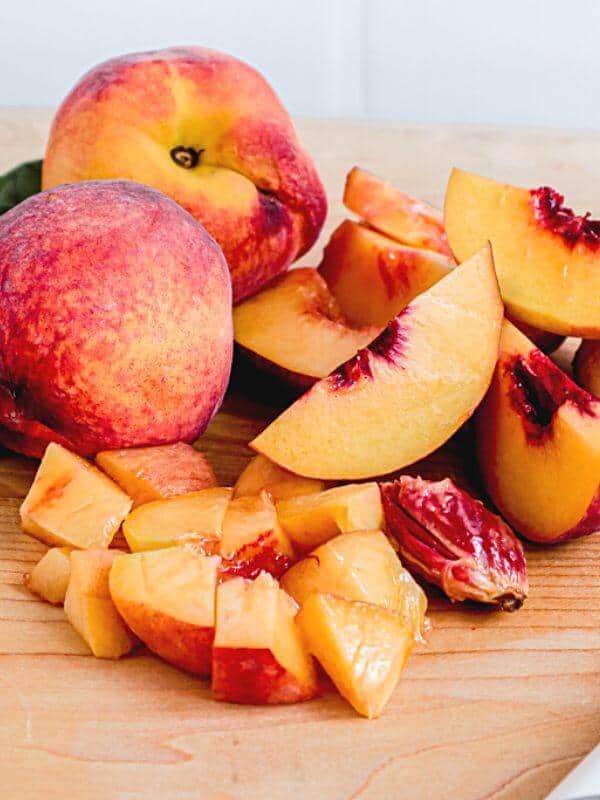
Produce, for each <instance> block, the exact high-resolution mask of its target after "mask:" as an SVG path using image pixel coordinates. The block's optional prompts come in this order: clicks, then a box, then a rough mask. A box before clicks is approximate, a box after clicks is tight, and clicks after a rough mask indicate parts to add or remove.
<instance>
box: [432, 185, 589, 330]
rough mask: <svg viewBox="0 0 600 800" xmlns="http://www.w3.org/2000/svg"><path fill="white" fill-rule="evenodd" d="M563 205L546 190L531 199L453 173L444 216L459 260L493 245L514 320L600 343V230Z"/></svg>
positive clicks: (536, 191)
mask: <svg viewBox="0 0 600 800" xmlns="http://www.w3.org/2000/svg"><path fill="white" fill-rule="evenodd" d="M562 202H563V198H562V196H561V195H559V194H558V193H557V192H555V191H554V190H552V189H549V188H548V187H542V188H540V189H534V190H531V191H530V190H528V189H520V188H517V187H516V186H509V185H508V184H504V183H499V182H498V181H494V180H490V179H489V178H482V177H481V176H479V175H473V174H471V173H469V172H463V171H462V170H458V169H455V170H453V171H452V174H451V176H450V180H449V182H448V189H447V191H446V204H445V211H444V217H445V223H446V232H447V234H448V241H449V242H450V246H451V247H452V252H453V253H454V255H455V257H456V258H457V259H459V260H462V259H464V258H467V257H468V256H470V255H471V253H474V252H475V251H476V250H477V249H479V248H480V247H482V246H483V245H484V244H485V242H486V241H488V240H489V241H490V242H491V243H492V247H493V249H494V260H495V263H496V270H497V272H498V280H499V281H500V288H501V290H502V296H503V298H504V301H505V303H506V305H507V308H508V311H509V313H510V315H511V316H512V317H514V319H516V320H519V321H522V322H527V323H528V324H530V325H534V326H535V327H537V328H541V329H542V330H546V331H551V332H553V333H557V334H561V335H565V336H589V337H590V338H594V337H596V336H598V337H600V305H599V304H598V296H600V222H598V221H595V220H591V219H588V215H585V216H582V217H577V216H575V215H574V214H573V212H572V211H571V210H570V209H568V208H566V207H565V206H563V205H562Z"/></svg>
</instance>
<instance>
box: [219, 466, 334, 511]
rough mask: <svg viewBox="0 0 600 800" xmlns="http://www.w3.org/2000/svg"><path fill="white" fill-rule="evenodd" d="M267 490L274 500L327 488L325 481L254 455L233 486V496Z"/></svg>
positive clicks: (244, 495) (242, 495) (256, 493)
mask: <svg viewBox="0 0 600 800" xmlns="http://www.w3.org/2000/svg"><path fill="white" fill-rule="evenodd" d="M263 489H264V490H265V491H267V492H268V493H269V494H270V495H271V497H272V498H273V500H276V501H277V500H287V499H288V498H290V497H297V496H298V495H302V494H314V493H315V492H321V491H323V490H324V489H325V481H319V480H316V479H314V478H303V477H302V476H301V475H294V473H293V472H288V471H287V469H282V468H281V467H278V466H277V464H274V463H273V462H272V461H269V459H268V458H265V456H261V455H258V456H254V458H253V459H252V460H251V461H250V462H249V463H248V465H247V467H246V468H245V470H244V471H243V472H242V474H241V475H240V477H239V478H238V479H237V483H236V484H235V486H234V487H233V496H234V498H236V497H248V496H250V495H258V494H260V493H261V491H262V490H263Z"/></svg>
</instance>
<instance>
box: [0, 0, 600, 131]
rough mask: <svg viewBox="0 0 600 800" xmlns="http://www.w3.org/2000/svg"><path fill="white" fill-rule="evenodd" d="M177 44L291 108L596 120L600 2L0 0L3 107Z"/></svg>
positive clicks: (49, 95) (41, 99)
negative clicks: (243, 67)
mask: <svg viewBox="0 0 600 800" xmlns="http://www.w3.org/2000/svg"><path fill="white" fill-rule="evenodd" d="M173 44H202V45H206V46H210V47H215V48H218V49H221V50H225V51H228V52H231V53H232V54H235V55H237V56H239V57H241V58H243V59H245V60H247V61H249V62H251V63H252V64H253V65H254V66H256V67H258V68H259V69H260V70H261V71H262V72H263V73H264V74H265V75H266V76H267V77H268V79H269V80H270V81H271V82H272V83H273V84H274V86H275V88H276V89H277V90H278V92H279V94H280V96H281V97H282V99H283V101H284V102H285V103H286V105H287V106H288V108H289V109H290V111H291V112H292V113H294V114H300V115H309V116H329V117H371V118H382V119H397V120H404V121H443V122H467V123H470V122H478V123H496V124H516V125H550V126H555V127H582V128H600V0H544V2H539V1H538V0H495V1H493V2H492V1H489V0H479V1H478V0H410V2H409V0H396V1H395V0H387V1H386V0H297V2H294V1H293V0H279V1H278V0H208V2H206V1H204V0H184V1H182V0H93V2H86V0H78V1H77V2H75V1H74V0H33V1H28V0H25V1H24V2H19V1H18V0H0V104H13V105H54V104H57V103H58V102H60V100H61V99H62V97H63V96H64V95H65V94H66V92H67V91H68V90H69V88H70V87H71V86H72V85H73V83H74V82H75V80H76V79H77V78H78V77H79V76H80V75H81V74H82V73H83V72H85V71H86V70H87V69H88V68H90V67H91V66H93V65H94V64H96V63H98V62H100V61H102V60H104V59H106V58H108V57H111V56H114V55H118V54H121V53H125V52H131V51H135V50H144V49H152V48H157V47H165V46H168V45H173Z"/></svg>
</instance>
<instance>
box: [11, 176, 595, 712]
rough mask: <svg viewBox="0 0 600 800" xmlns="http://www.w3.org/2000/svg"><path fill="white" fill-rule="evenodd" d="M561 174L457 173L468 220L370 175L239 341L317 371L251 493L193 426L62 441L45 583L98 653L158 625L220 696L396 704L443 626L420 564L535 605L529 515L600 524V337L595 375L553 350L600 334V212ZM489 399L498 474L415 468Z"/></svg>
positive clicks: (489, 440) (48, 476)
mask: <svg viewBox="0 0 600 800" xmlns="http://www.w3.org/2000/svg"><path fill="white" fill-rule="evenodd" d="M551 192H552V190H548V189H539V190H534V191H532V192H528V191H527V190H521V189H516V188H514V187H509V186H504V185H503V184H498V183H496V182H494V181H488V180H487V179H483V178H479V177H478V176H474V175H469V174H468V173H463V172H459V171H455V172H454V173H453V175H452V177H451V180H450V184H449V187H448V192H447V197H446V208H445V219H443V218H442V215H441V214H440V213H438V212H437V211H435V210H434V209H432V208H431V207H429V206H428V205H426V204H425V203H423V202H421V201H418V200H415V199H413V198H411V197H409V196H408V195H405V194H404V193H402V192H400V191H399V190H397V189H395V188H393V187H392V186H390V185H389V184H387V183H385V182H383V181H380V180H379V179H377V178H375V177H374V176H372V175H370V174H368V173H366V172H363V171H362V170H359V169H356V168H355V169H353V170H352V171H351V172H350V174H349V176H348V179H347V183H346V191H345V195H344V200H345V203H346V205H347V206H348V208H349V209H350V210H351V211H353V212H355V213H356V214H358V215H359V216H360V218H361V219H360V221H358V222H355V221H351V220H346V221H344V222H343V223H342V224H341V225H340V226H339V227H338V228H337V230H336V231H334V233H333V235H332V236H331V239H330V241H329V243H328V244H327V245H326V247H325V250H324V254H323V259H322V262H321V264H320V266H319V268H318V269H312V268H310V269H309V268H301V269H295V270H292V271H290V272H288V273H287V274H285V275H283V276H282V277H279V278H277V279H275V280H274V281H273V282H272V283H271V284H269V285H268V286H267V287H266V288H265V289H263V290H262V291H260V292H259V293H258V294H256V295H254V296H253V297H251V298H250V299H248V300H245V301H244V302H242V303H241V304H239V305H237V306H236V307H235V308H234V327H235V339H236V343H237V346H238V350H239V355H240V357H242V358H246V359H249V360H250V361H251V362H252V363H254V364H255V365H256V366H257V368H258V369H259V370H267V371H269V372H271V373H272V374H275V375H276V376H278V378H279V379H280V380H283V381H285V382H287V383H288V384H290V385H291V386H293V387H295V388H296V389H300V390H306V391H305V392H304V394H302V395H301V396H300V397H299V398H298V399H297V400H296V401H295V402H293V403H292V404H291V405H290V406H289V407H288V408H287V409H285V410H284V411H283V412H282V413H281V414H280V416H279V417H277V418H276V419H275V420H274V421H273V422H272V423H271V424H270V425H269V426H268V427H267V428H266V429H265V430H264V431H262V433H260V434H259V436H258V437H257V438H256V439H254V441H253V442H251V443H250V444H251V447H252V448H253V449H254V450H255V451H256V453H257V455H255V457H254V458H253V459H252V460H251V461H250V462H249V464H248V465H247V467H246V469H245V470H244V471H243V473H242V474H241V475H240V476H239V478H238V480H237V483H236V484H235V486H234V487H233V488H228V487H220V486H218V485H217V482H216V479H215V476H214V473H213V471H212V469H211V467H210V465H209V463H208V462H207V460H206V458H205V457H204V456H203V455H202V454H201V453H200V452H199V451H198V450H196V449H194V448H193V447H192V446H190V445H189V444H185V443H176V444H172V445H163V446H155V447H145V448H134V449H129V450H115V451H105V452H101V453H99V454H98V455H97V456H96V463H95V465H92V464H91V463H90V462H88V461H86V460H85V459H83V458H81V457H80V456H78V455H76V454H74V453H71V452H69V451H68V450H67V449H65V448H64V447H62V446H61V445H59V444H54V443H53V444H50V445H49V446H48V448H47V450H46V453H45V455H44V458H43V460H42V462H41V465H40V467H39V470H38V472H37V475H36V477H35V480H34V483H33V485H32V487H31V489H30V492H29V494H28V495H27V497H26V499H25V501H24V503H23V505H22V507H21V519H22V525H23V528H24V530H25V531H27V532H28V533H30V534H32V535H33V536H36V537H37V538H38V539H40V540H41V541H43V542H45V543H47V544H48V545H50V546H51V549H50V550H49V551H48V552H47V553H46V555H45V556H44V557H43V558H42V559H41V561H40V562H39V563H38V564H37V565H36V566H35V568H34V569H33V571H32V573H31V575H29V576H28V577H27V585H28V587H29V588H30V589H31V590H32V591H33V592H35V593H36V594H38V595H40V596H41V597H43V598H44V599H46V600H47V601H48V602H51V603H55V604H62V603H64V608H65V613H66V616H67V618H68V620H69V621H70V622H71V624H72V625H73V627H74V628H75V629H76V630H77V631H78V633H79V634H80V635H81V636H82V637H83V639H85V641H86V642H87V644H88V645H89V647H90V649H91V651H92V652H93V653H94V655H96V656H98V657H104V658H119V657H120V656H122V655H124V654H126V653H128V652H130V651H131V650H132V649H133V648H134V647H135V646H136V644H138V642H140V641H141V642H142V643H143V644H145V645H146V647H147V648H148V649H149V650H151V651H153V652H154V653H156V654H157V655H159V656H160V657H161V658H163V659H164V660H165V661H167V662H169V663H170V664H172V665H174V666H176V667H178V668H180V669H183V670H187V671H189V672H191V673H194V674H196V675H198V676H200V677H202V678H208V677H210V679H211V684H212V690H213V692H214V695H215V697H216V698H218V699H219V700H225V701H231V702H238V703H257V704H261V703H292V702H298V701H303V700H307V699H310V698H312V697H315V696H317V695H318V694H319V693H320V692H322V691H325V690H327V689H328V688H330V687H331V686H332V685H333V686H334V687H335V688H336V689H337V690H338V691H339V693H340V694H341V695H342V696H343V697H344V698H346V700H347V701H348V702H349V703H350V704H351V705H352V706H353V707H354V708H355V709H356V711H358V713H360V714H363V715H365V716H368V717H376V716H378V715H379V714H380V712H381V711H382V709H383V708H384V706H385V704H386V703H387V701H388V700H389V698H390V696H391V694H392V692H393V690H394V688H395V686H396V685H397V683H398V680H399V678H400V675H401V672H402V670H403V668H404V665H405V663H406V661H407V658H408V656H409V655H410V653H411V650H412V649H413V646H414V644H415V642H418V641H423V639H424V635H425V633H426V631H427V629H428V622H427V620H426V616H425V615H426V609H427V600H426V596H425V593H424V592H423V590H422V588H421V587H420V586H419V584H418V583H417V582H416V580H415V578H414V577H413V576H417V577H418V578H419V579H421V580H424V581H426V582H428V583H429V584H433V585H435V586H437V587H438V588H439V589H440V590H441V591H443V592H444V593H445V594H446V595H447V596H448V597H449V598H450V599H451V600H453V601H463V600H470V601H475V602H482V603H488V604H493V605H495V606H496V607H498V608H502V609H506V610H515V609H518V608H519V607H520V606H521V605H522V603H523V601H524V600H525V598H526V596H527V592H528V580H527V568H526V562H525V555H524V552H523V547H522V545H521V543H520V541H519V539H518V538H517V535H516V534H515V531H516V533H518V534H520V535H521V536H523V537H525V538H528V539H530V540H532V541H536V542H540V543H553V542H557V541H564V540H567V539H570V538H574V537H577V536H582V535H585V534H589V533H592V532H595V531H597V530H598V529H600V490H599V485H600V404H599V401H598V400H597V399H596V398H595V397H594V396H593V395H592V394H590V393H589V392H588V391H587V390H586V389H589V390H590V391H591V392H593V391H596V392H597V391H598V386H599V385H600V355H599V353H600V351H599V350H598V348H596V347H595V345H594V342H593V341H589V342H584V344H583V345H582V347H581V350H580V351H579V355H578V358H577V361H576V377H577V378H578V380H579V381H580V383H581V384H582V386H584V387H586V388H582V386H579V385H577V384H576V383H575V382H574V381H573V380H572V379H571V378H570V377H568V376H567V375H566V373H564V372H563V371H562V370H561V369H560V368H559V367H558V366H557V365H556V364H555V362H554V361H552V360H551V359H550V357H549V356H548V355H547V354H546V353H547V352H551V351H552V350H553V349H555V348H556V347H558V346H559V345H560V344H561V342H562V340H563V337H564V336H567V335H574V336H581V337H589V338H590V339H593V338H594V337H598V338H600V311H599V310H598V307H597V306H598V302H597V298H598V294H597V292H596V289H595V288H594V287H595V286H596V285H597V283H598V282H600V278H598V275H599V274H600V263H599V259H598V252H600V250H598V248H600V234H599V232H598V229H599V228H600V226H598V223H595V222H594V221H592V220H589V219H588V218H587V217H576V216H575V215H573V213H572V212H571V211H570V210H569V209H566V208H565V207H564V206H562V199H561V198H560V197H559V196H558V195H556V196H555V195H552V194H549V193H551ZM457 260H458V261H460V262H461V263H459V264H458V265H457ZM566 263H568V267H569V268H568V269H567V270H566V271H565V264H566ZM584 279H585V280H588V285H587V288H584V287H585V280H584ZM505 311H506V314H507V315H508V317H510V320H512V321H509V319H508V317H507V316H505ZM534 342H535V343H534ZM471 417H473V418H474V423H473V424H472V425H471V424H470V423H469V428H468V435H469V436H472V438H473V440H474V453H476V457H477V461H478V466H479V470H478V472H479V476H480V478H481V486H478V485H476V486H475V487H473V486H470V485H467V483H465V482H464V481H463V480H461V479H460V478H456V479H452V478H450V477H445V476H443V477H442V479H441V480H429V479H426V478H424V477H420V476H418V475H416V474H415V469H414V468H413V469H412V470H411V469H410V467H411V465H414V464H415V462H417V461H420V460H421V459H423V458H425V457H426V456H428V455H429V454H431V453H432V452H433V451H435V450H437V449H438V448H439V447H441V446H442V445H444V443H445V442H447V441H448V439H450V438H451V437H452V436H453V435H454V434H455V433H456V432H457V431H459V429H461V428H463V426H464V425H465V424H466V423H468V421H469V419H470V418H471ZM417 472H418V470H417ZM436 477H438V476H436ZM486 498H487V499H488V500H489V501H491V503H493V506H490V507H488V506H487V505H486V504H485V503H484V500H485V499H486ZM486 502H487V500H486ZM496 512H499V514H498V513H496ZM500 515H501V516H500ZM121 532H122V536H121ZM115 537H117V539H116V541H117V542H118V543H119V546H118V547H116V546H115ZM404 565H406V567H405V566H404Z"/></svg>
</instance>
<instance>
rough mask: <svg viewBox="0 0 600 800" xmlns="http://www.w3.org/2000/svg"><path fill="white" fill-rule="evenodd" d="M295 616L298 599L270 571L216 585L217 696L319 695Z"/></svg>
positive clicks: (262, 699)
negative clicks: (293, 597)
mask: <svg viewBox="0 0 600 800" xmlns="http://www.w3.org/2000/svg"><path fill="white" fill-rule="evenodd" d="M295 616H296V604H295V603H294V601H293V600H292V599H291V597H289V596H288V595H287V594H286V593H285V592H284V591H283V589H280V588H279V586H278V584H277V581H276V580H274V579H273V578H272V577H271V576H270V575H267V574H266V573H261V575H259V577H258V578H256V580H254V581H248V580H244V579H243V578H233V579H232V580H229V581H226V582H224V583H221V584H220V585H219V586H218V588H217V622H216V630H215V641H214V647H213V667H212V689H213V692H214V693H215V696H216V697H217V699H218V700H226V701H229V702H232V703H257V704H263V703H297V702H300V701H302V700H308V699H310V698H311V697H314V696H315V694H316V693H317V691H318V684H317V677H316V673H315V668H314V664H313V661H312V658H311V656H310V655H309V653H308V652H307V650H306V647H305V645H304V641H303V639H302V636H301V634H300V631H299V630H298V628H297V627H296V622H295Z"/></svg>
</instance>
